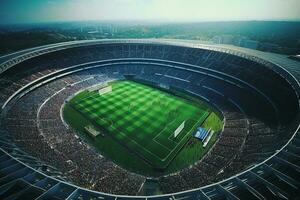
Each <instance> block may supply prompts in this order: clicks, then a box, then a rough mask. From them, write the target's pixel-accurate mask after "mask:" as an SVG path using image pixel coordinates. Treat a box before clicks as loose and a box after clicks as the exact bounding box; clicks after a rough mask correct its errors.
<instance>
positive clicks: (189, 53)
mask: <svg viewBox="0 0 300 200" xmlns="http://www.w3.org/2000/svg"><path fill="white" fill-rule="evenodd" d="M299 67H300V63H299V61H297V60H293V59H290V58H288V56H284V55H280V54H274V53H267V52H261V51H257V50H251V49H245V48H241V47H234V46H231V45H212V44H202V43H199V42H197V41H193V40H172V39H169V40H167V39H130V40H129V39H111V40H109V39H107V40H90V41H89V40H88V41H86V40H85V41H72V42H64V43H58V44H51V45H45V46H40V47H35V48H31V49H26V50H22V51H18V52H15V53H12V54H8V55H5V56H2V57H0V79H1V81H0V94H1V95H0V105H1V122H0V126H1V128H0V132H1V134H0V137H1V140H0V159H1V162H0V199H22V200H24V199H39V200H44V199H56V200H60V199H72V200H75V199H78V200H79V199H115V200H116V199H145V200H146V199H147V200H150V199H168V200H170V199H173V200H175V199H191V200H194V199H299V194H300V182H299V180H300V162H299V161H300V136H299V133H298V132H299V126H300V113H299V104H300V101H299V94H300V87H299V86H300V85H299V80H300V68H299Z"/></svg>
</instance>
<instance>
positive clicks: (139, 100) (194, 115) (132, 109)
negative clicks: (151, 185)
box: [73, 81, 209, 168]
mask: <svg viewBox="0 0 300 200" xmlns="http://www.w3.org/2000/svg"><path fill="white" fill-rule="evenodd" d="M112 88H113V90H112V92H109V93H107V94H104V95H99V93H98V92H97V91H94V92H89V93H87V95H85V96H84V97H83V98H81V99H79V100H77V101H75V102H73V106H74V107H75V108H76V110H78V111H80V113H82V114H83V115H84V116H85V117H87V118H88V119H89V120H90V121H92V122H93V123H94V124H97V125H99V126H100V127H102V128H104V129H105V130H106V131H107V132H108V134H110V135H111V136H112V137H114V138H115V139H117V140H118V141H119V142H121V143H122V144H124V145H126V147H127V148H129V149H131V150H133V151H134V152H136V153H137V154H138V155H139V156H141V157H143V158H144V159H146V160H147V161H148V162H149V163H150V164H153V165H154V166H155V167H158V168H163V167H164V166H166V165H167V164H168V162H169V161H170V160H172V159H173V158H174V156H176V154H177V153H178V150H180V148H181V147H182V145H184V144H185V142H186V141H187V140H188V139H189V138H190V137H191V135H192V131H193V130H195V129H196V127H197V126H199V125H200V124H201V123H202V122H203V121H204V120H205V118H206V116H207V115H208V114H209V112H208V111H206V109H203V108H200V107H199V106H197V105H195V104H192V103H190V102H188V101H187V100H185V99H182V98H180V97H176V96H174V95H171V94H169V93H167V92H164V91H160V90H158V89H154V88H152V87H150V86H146V85H143V84H140V83H136V82H132V81H117V82H114V83H112ZM183 121H186V122H185V128H184V129H183V131H182V132H181V133H180V134H179V136H178V137H176V138H174V137H173V134H174V131H175V130H176V128H177V127H178V126H179V125H180V124H181V123H182V122H183ZM97 139H101V138H97Z"/></svg>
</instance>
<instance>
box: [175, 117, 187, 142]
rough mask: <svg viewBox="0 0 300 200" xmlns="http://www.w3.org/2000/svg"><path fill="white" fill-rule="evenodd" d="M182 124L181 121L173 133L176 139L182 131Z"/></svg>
mask: <svg viewBox="0 0 300 200" xmlns="http://www.w3.org/2000/svg"><path fill="white" fill-rule="evenodd" d="M184 124H185V121H183V122H182V123H181V124H180V125H179V126H178V128H177V129H176V130H175V131H174V137H175V138H176V137H177V136H178V135H179V133H181V131H182V130H183V128H184Z"/></svg>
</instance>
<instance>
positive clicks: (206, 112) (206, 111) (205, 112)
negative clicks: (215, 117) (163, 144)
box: [168, 109, 210, 143]
mask: <svg viewBox="0 0 300 200" xmlns="http://www.w3.org/2000/svg"><path fill="white" fill-rule="evenodd" d="M203 113H204V114H203V115H202V116H201V118H200V119H202V118H203V116H205V115H206V114H208V115H207V117H208V116H209V114H210V113H209V112H208V109H206V110H205V111H204V112H203ZM191 120H193V119H191ZM194 121H196V124H198V122H199V121H197V120H194ZM203 122H204V121H203ZM190 131H191V130H189V131H188V132H190ZM171 136H172V135H170V136H169V137H168V139H169V140H171V141H173V142H175V141H174V140H172V139H171ZM176 143H177V142H176Z"/></svg>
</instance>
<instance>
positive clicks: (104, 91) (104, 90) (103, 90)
mask: <svg viewBox="0 0 300 200" xmlns="http://www.w3.org/2000/svg"><path fill="white" fill-rule="evenodd" d="M111 91H112V87H111V85H110V86H107V87H104V88H101V89H99V90H98V92H99V94H100V95H102V94H106V93H109V92H111Z"/></svg>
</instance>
